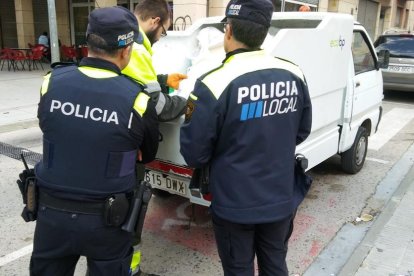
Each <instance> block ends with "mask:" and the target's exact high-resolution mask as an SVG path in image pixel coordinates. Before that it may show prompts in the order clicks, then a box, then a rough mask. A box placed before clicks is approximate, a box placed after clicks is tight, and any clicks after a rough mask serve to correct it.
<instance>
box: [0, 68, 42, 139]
mask: <svg viewBox="0 0 414 276" xmlns="http://www.w3.org/2000/svg"><path fill="white" fill-rule="evenodd" d="M47 70H48V69H46V66H45V70H34V71H16V72H13V71H0V83H1V85H0V133H2V132H7V131H12V130H17V129H22V128H28V127H32V126H37V117H36V112H37V104H38V102H39V97H40V86H41V84H42V82H43V76H44V75H45V74H46V73H47Z"/></svg>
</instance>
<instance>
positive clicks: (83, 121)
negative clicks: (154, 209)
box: [30, 7, 159, 276]
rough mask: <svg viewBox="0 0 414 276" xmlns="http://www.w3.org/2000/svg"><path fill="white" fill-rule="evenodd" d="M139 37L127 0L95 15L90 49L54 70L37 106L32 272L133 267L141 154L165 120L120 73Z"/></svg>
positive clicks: (145, 155)
mask: <svg viewBox="0 0 414 276" xmlns="http://www.w3.org/2000/svg"><path fill="white" fill-rule="evenodd" d="M140 40H141V41H142V39H140V38H139V31H138V22H137V20H136V18H135V16H134V15H133V14H132V13H131V12H130V11H128V10H127V9H124V8H121V7H111V8H100V9H96V10H94V11H93V12H92V13H91V14H90V15H89V24H88V29H87V44H88V48H89V54H88V57H87V58H84V59H82V62H81V64H80V66H79V67H76V66H57V67H55V68H54V70H53V71H52V72H51V73H50V74H48V75H47V76H46V77H45V80H44V82H43V85H42V88H41V100H40V103H39V109H38V118H39V124H40V128H41V130H42V132H43V160H42V161H40V162H39V163H38V164H37V165H36V167H35V173H36V178H37V185H38V189H39V190H38V194H39V208H38V213H37V224H36V230H35V235H34V245H33V253H32V257H31V261H30V273H31V275H41V276H49V275H50V276H52V275H53V276H56V275H73V273H74V270H75V266H76V263H77V261H78V260H79V257H80V256H86V258H87V264H88V271H89V275H90V276H94V275H100V276H102V275H112V276H118V275H129V273H130V271H129V270H130V263H131V258H132V238H133V236H132V234H131V233H129V232H126V231H123V230H122V229H121V226H122V223H123V222H124V221H125V219H126V216H127V215H128V212H129V208H130V206H129V202H130V198H131V196H132V192H133V189H134V187H135V185H136V181H135V180H136V175H135V163H136V159H137V156H140V159H141V161H142V162H144V163H145V162H149V161H151V160H153V159H154V158H155V153H156V151H157V148H158V135H159V133H158V120H157V115H156V112H155V105H154V103H153V102H152V101H151V100H149V98H150V97H149V96H148V95H147V93H145V92H143V90H144V87H143V86H142V85H139V84H138V83H137V82H135V81H133V80H131V79H129V78H128V77H125V76H124V75H122V74H121V70H122V69H123V68H124V67H125V66H126V65H127V64H128V62H129V59H130V55H131V49H132V47H131V45H132V43H133V42H134V41H140Z"/></svg>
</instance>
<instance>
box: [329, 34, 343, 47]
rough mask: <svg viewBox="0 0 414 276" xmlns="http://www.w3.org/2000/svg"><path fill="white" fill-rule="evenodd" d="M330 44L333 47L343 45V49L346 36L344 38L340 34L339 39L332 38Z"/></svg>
mask: <svg viewBox="0 0 414 276" xmlns="http://www.w3.org/2000/svg"><path fill="white" fill-rule="evenodd" d="M329 45H330V46H331V48H333V47H341V50H342V48H343V47H344V46H345V38H342V37H341V36H339V39H333V40H331V41H330V43H329Z"/></svg>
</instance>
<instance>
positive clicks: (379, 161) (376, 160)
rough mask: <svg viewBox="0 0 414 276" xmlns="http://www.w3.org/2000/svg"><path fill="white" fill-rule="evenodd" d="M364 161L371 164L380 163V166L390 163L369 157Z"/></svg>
mask: <svg viewBox="0 0 414 276" xmlns="http://www.w3.org/2000/svg"><path fill="white" fill-rule="evenodd" d="M366 160H368V161H373V162H377V163H381V164H388V163H390V161H386V160H381V159H377V158H371V157H367V158H366Z"/></svg>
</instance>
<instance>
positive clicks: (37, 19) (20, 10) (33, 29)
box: [0, 0, 414, 48]
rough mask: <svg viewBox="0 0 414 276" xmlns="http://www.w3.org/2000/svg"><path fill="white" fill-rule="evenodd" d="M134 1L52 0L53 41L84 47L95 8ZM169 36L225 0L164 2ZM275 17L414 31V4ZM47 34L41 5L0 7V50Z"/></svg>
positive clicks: (290, 3) (281, 2) (318, 0)
mask: <svg viewBox="0 0 414 276" xmlns="http://www.w3.org/2000/svg"><path fill="white" fill-rule="evenodd" d="M138 2H139V0H55V8H56V18H57V29H58V38H59V40H60V41H61V43H62V44H64V45H82V44H84V43H85V30H86V26H87V23H88V15H89V13H90V12H91V11H92V10H93V9H96V8H99V7H108V6H115V5H119V6H124V7H126V8H128V9H131V10H133V9H134V7H135V5H136V4H137V3H138ZM168 2H169V4H170V6H171V9H172V15H173V18H172V22H173V25H172V26H171V28H170V30H185V29H187V28H188V27H189V26H191V25H192V24H193V22H194V21H196V20H197V19H199V18H203V17H209V16H223V14H224V10H225V7H226V5H227V2H228V0H173V1H172V0H169V1H168ZM272 2H273V4H274V6H275V10H276V11H285V12H290V11H298V10H299V7H300V6H301V5H308V6H309V7H310V8H311V10H312V11H320V12H336V13H347V14H351V15H353V16H354V18H355V20H357V21H359V22H360V23H362V24H363V25H364V26H365V28H366V29H367V30H368V32H369V34H370V36H371V39H372V40H374V39H375V38H376V37H377V36H378V35H380V34H382V33H383V32H384V31H387V30H410V31H411V32H413V29H414V0H300V1H299V0H272ZM44 31H46V32H48V33H49V22H48V3H47V0H1V1H0V48H4V47H20V48H24V47H27V46H28V43H30V44H36V43H37V38H38V37H39V36H40V34H42V33H43V32H44Z"/></svg>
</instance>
